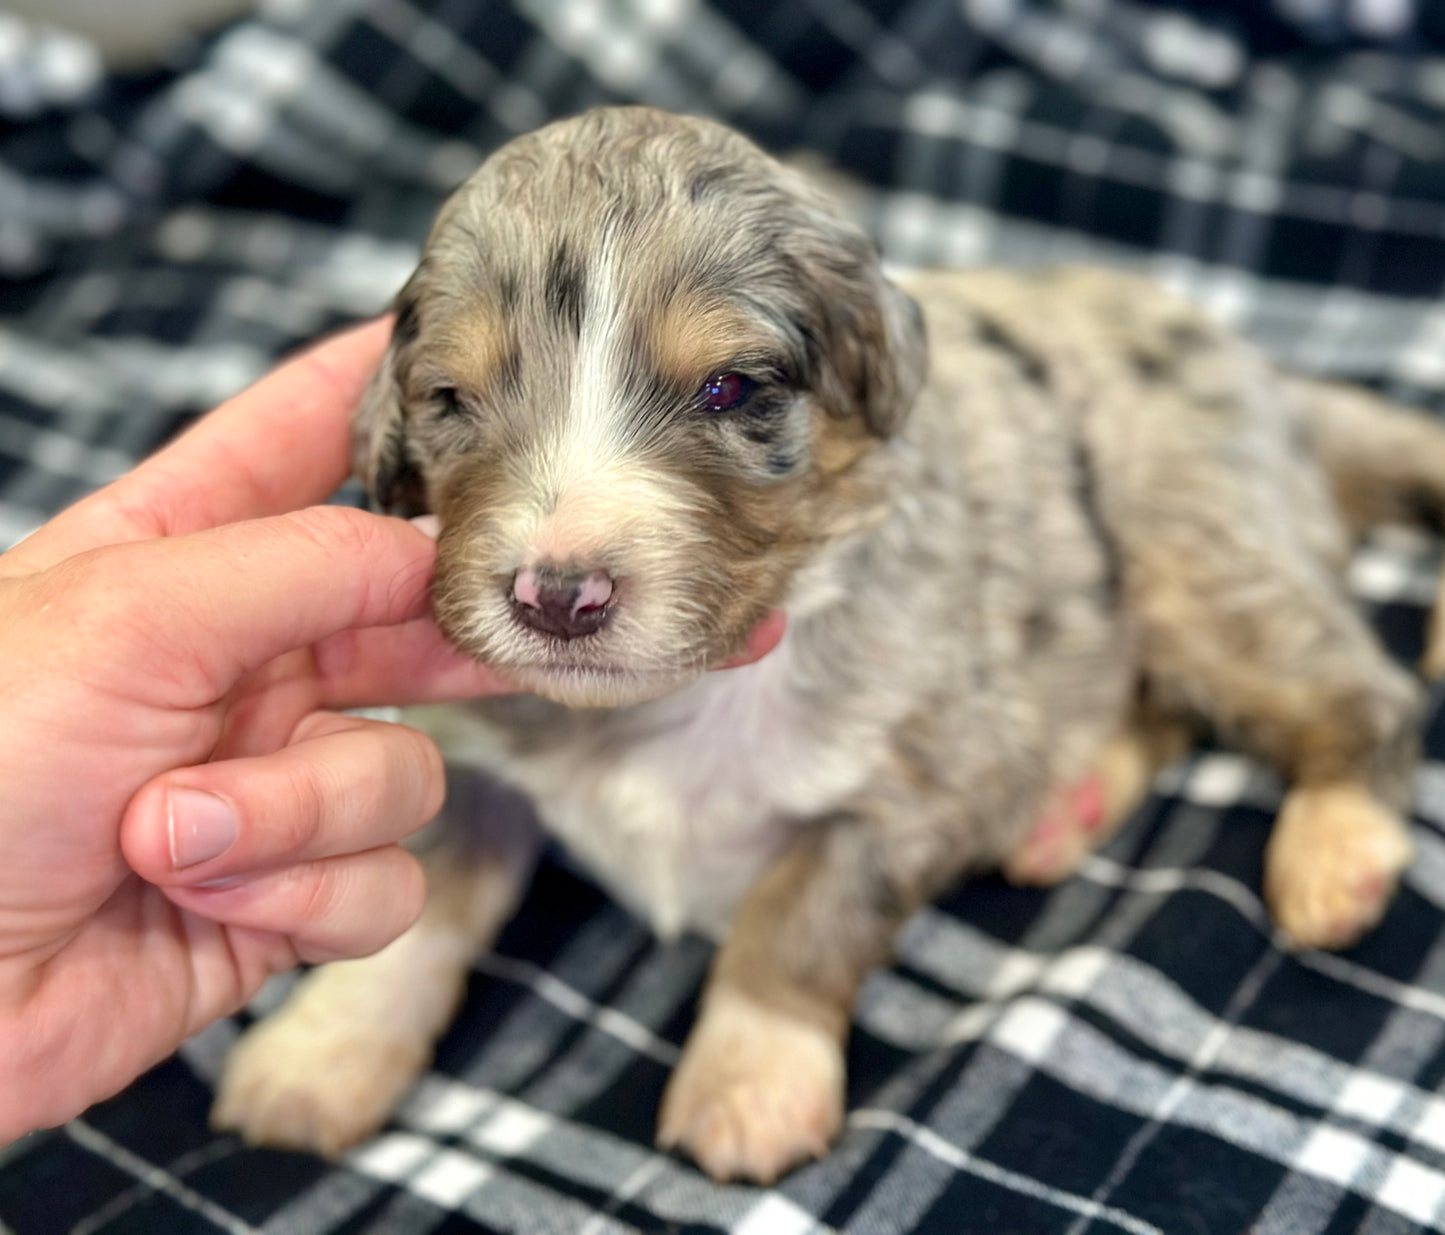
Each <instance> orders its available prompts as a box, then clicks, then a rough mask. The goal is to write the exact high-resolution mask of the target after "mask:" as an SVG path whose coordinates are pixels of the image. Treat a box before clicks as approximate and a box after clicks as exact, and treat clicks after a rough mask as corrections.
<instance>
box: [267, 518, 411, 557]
mask: <svg viewBox="0 0 1445 1235" xmlns="http://www.w3.org/2000/svg"><path fill="white" fill-rule="evenodd" d="M281 517H282V519H283V520H284V521H285V522H286V523H287V524H288V525H289V526H290V527H291V528H292V529H294V530H295V532H296V533H297V534H298V535H300V536H302V537H304V538H305V539H307V540H309V541H311V542H312V543H313V544H315V545H316V546H317V547H318V548H320V549H321V550H322V551H323V552H325V553H326V554H328V555H333V554H334V555H338V556H340V557H342V558H344V559H347V560H351V559H360V560H367V559H370V558H372V557H375V556H376V555H377V554H378V553H379V552H380V551H381V550H382V549H383V547H384V545H385V539H386V532H385V526H384V522H383V521H382V520H381V519H378V518H377V517H376V516H375V515H371V514H368V513H367V512H366V511H364V510H357V509H355V508H354V507H351V506H312V507H309V508H308V509H306V510H298V511H293V512H292V513H291V514H288V515H283V516H281Z"/></svg>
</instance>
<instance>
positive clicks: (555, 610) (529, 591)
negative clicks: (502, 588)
mask: <svg viewBox="0 0 1445 1235" xmlns="http://www.w3.org/2000/svg"><path fill="white" fill-rule="evenodd" d="M512 599H513V600H514V601H516V605H515V606H514V608H513V612H514V613H515V614H516V616H517V620H518V621H520V622H521V623H522V624H523V625H525V626H530V627H531V628H532V629H533V630H536V631H540V632H541V633H542V634H544V635H552V636H554V637H556V638H558V639H580V638H582V636H584V635H590V634H593V633H594V632H596V631H597V630H599V629H601V627H602V625H603V623H605V622H606V621H607V616H608V614H609V613H610V612H611V610H610V609H609V608H608V602H609V601H610V600H611V599H612V577H611V576H610V575H608V574H607V573H606V572H605V571H601V570H594V571H590V572H589V573H587V574H582V573H580V572H568V571H561V570H553V569H551V568H550V567H545V566H544V567H536V566H525V567H523V568H522V569H521V570H519V571H518V572H517V573H516V575H515V576H514V577H513V579H512Z"/></svg>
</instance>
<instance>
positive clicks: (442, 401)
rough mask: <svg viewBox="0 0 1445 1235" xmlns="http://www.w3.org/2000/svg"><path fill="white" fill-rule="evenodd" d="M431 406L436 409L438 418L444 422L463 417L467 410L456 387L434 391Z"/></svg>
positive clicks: (441, 387)
mask: <svg viewBox="0 0 1445 1235" xmlns="http://www.w3.org/2000/svg"><path fill="white" fill-rule="evenodd" d="M431 404H432V406H433V407H434V408H435V409H436V413H437V416H438V417H440V418H441V419H443V420H447V419H450V418H451V417H454V416H463V415H465V414H466V410H467V409H466V406H465V405H464V404H463V403H462V399H461V396H460V395H459V394H457V388H456V387H455V386H439V387H438V388H437V389H436V390H434V391H432V393H431Z"/></svg>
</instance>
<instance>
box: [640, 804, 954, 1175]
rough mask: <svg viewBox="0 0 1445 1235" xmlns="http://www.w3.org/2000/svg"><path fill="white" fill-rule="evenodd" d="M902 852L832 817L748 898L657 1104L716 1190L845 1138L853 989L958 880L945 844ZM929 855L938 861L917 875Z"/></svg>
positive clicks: (875, 825) (857, 822)
mask: <svg viewBox="0 0 1445 1235" xmlns="http://www.w3.org/2000/svg"><path fill="white" fill-rule="evenodd" d="M909 840H912V841H913V842H915V844H914V846H913V852H912V853H911V854H910V853H906V852H905V853H900V852H899V851H898V850H897V848H896V847H895V844H892V843H889V838H888V831H887V829H886V825H884V824H882V823H881V822H879V821H875V820H873V819H870V818H868V817H867V816H866V815H863V814H849V815H843V816H840V817H836V818H833V819H830V820H827V821H825V822H820V823H819V824H817V825H814V827H813V829H812V830H810V832H809V833H808V834H807V835H806V836H805V837H804V838H803V839H802V840H801V841H800V842H799V843H798V844H796V845H795V846H794V847H793V848H792V849H791V850H789V851H788V852H787V853H786V854H784V856H783V857H782V858H781V859H780V860H779V861H778V862H777V863H776V864H775V865H774V866H773V867H772V868H771V869H770V870H769V871H768V872H767V873H766V874H765V875H764V876H763V878H762V879H761V880H760V881H759V882H758V884H757V885H756V886H755V887H754V888H753V889H752V891H751V892H750V893H749V895H748V897H747V898H746V900H744V902H743V904H742V907H741V908H740V909H739V910H738V913H737V916H736V917H735V919H734V921H733V926H732V933H731V935H730V937H729V939H728V942H727V943H726V944H725V945H724V946H723V948H722V951H721V952H720V953H719V954H718V957H717V960H716V961H715V962H714V965H713V970H712V974H711V976H710V978H709V980H708V985H707V989H706V992H705V993H704V996H703V1003H702V1011H701V1015H700V1017H699V1019H698V1023H697V1024H696V1026H694V1028H693V1031H692V1034H691V1035H690V1037H689V1038H688V1041H687V1046H686V1048H685V1050H684V1051H683V1057H682V1061H681V1063H679V1065H678V1068H677V1071H676V1072H675V1073H674V1074H673V1076H672V1080H671V1082H670V1083H669V1085H668V1089H667V1093H666V1095H665V1096H664V1098H663V1102H662V1113H661V1117H660V1120H659V1127H658V1144H659V1145H660V1146H662V1147H663V1148H669V1149H670V1148H674V1147H676V1148H681V1149H685V1150H686V1151H687V1152H688V1153H689V1154H691V1155H692V1157H693V1158H694V1159H695V1160H696V1161H697V1162H698V1164H699V1165H700V1166H701V1167H702V1168H703V1169H704V1170H705V1171H707V1172H708V1174H710V1175H712V1176H714V1177H715V1178H717V1179H734V1178H745V1179H752V1180H756V1181H758V1182H760V1183H771V1182H772V1181H773V1180H775V1179H776V1178H777V1177H778V1176H779V1175H781V1174H782V1173H783V1172H784V1171H786V1170H788V1169H789V1168H790V1167H793V1166H795V1165H797V1164H798V1163H799V1162H802V1161H804V1160H806V1159H809V1158H817V1157H821V1156H822V1154H823V1153H824V1152H825V1151H826V1150H827V1148H828V1145H829V1143H830V1142H831V1141H832V1140H833V1138H834V1137H835V1136H836V1135H837V1133H838V1130H839V1128H840V1126H841V1125H842V1119H843V1096H844V1063H843V1045H844V1042H845V1040H846V1038H847V1034H848V1026H849V1022H850V1019H851V1013H852V1006H853V999H854V995H855V994H856V992H857V989H858V986H859V984H860V983H861V982H862V980H863V978H864V977H865V976H866V975H867V973H868V971H869V970H870V969H872V968H874V967H875V966H877V965H879V964H882V963H883V962H884V961H886V959H887V958H888V956H889V953H890V950H891V944H892V940H893V936H894V934H895V933H896V931H897V929H898V927H899V926H900V925H901V924H902V922H903V920H904V919H905V918H906V917H907V915H908V914H909V913H911V912H912V910H913V909H914V908H916V907H917V906H918V905H919V904H921V903H922V902H923V900H925V899H926V898H927V897H928V896H929V895H932V894H933V893H934V892H935V891H936V890H937V889H938V887H939V886H941V885H942V884H943V883H946V882H948V881H950V879H949V876H951V875H952V874H953V873H955V872H956V871H957V870H958V869H959V867H960V866H961V862H960V861H959V859H958V855H957V854H956V853H954V852H950V850H951V849H952V848H953V846H952V845H950V844H948V843H947V840H946V838H944V837H938V836H929V837H926V838H919V837H916V836H915V837H911V838H908V839H907V840H905V841H904V844H905V846H907V845H908V841H909ZM941 842H942V843H941ZM925 850H932V851H933V854H932V857H933V860H932V861H928V860H926V859H925V860H924V861H923V862H921V863H919V862H918V861H917V859H919V858H920V857H923V856H924V851H925ZM909 868H912V870H911V871H910V869H909ZM920 869H923V870H928V871H929V872H930V873H929V875H928V876H923V875H920V874H917V873H913V872H917V871H919V870H920ZM939 874H942V875H943V876H944V877H943V878H939V879H935V878H933V877H932V876H934V875H939Z"/></svg>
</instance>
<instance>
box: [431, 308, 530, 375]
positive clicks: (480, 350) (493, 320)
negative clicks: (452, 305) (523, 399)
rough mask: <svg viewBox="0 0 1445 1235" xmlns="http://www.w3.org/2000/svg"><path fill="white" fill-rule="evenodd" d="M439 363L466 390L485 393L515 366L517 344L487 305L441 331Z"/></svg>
mask: <svg viewBox="0 0 1445 1235" xmlns="http://www.w3.org/2000/svg"><path fill="white" fill-rule="evenodd" d="M438 342H439V344H440V346H439V347H438V349H437V353H436V356H437V360H438V362H439V363H440V364H441V366H442V367H443V368H444V369H445V371H446V372H447V373H448V374H449V375H450V376H451V377H452V379H453V380H454V381H455V382H456V383H457V385H459V386H461V387H462V388H464V389H466V390H474V391H483V390H486V389H487V388H488V387H490V386H491V385H492V384H493V383H495V382H496V381H498V380H499V378H500V376H501V375H502V374H503V373H504V372H505V371H506V369H507V368H508V366H509V365H510V364H511V363H512V357H513V354H514V348H515V345H514V343H513V340H512V337H511V332H510V331H509V330H508V329H507V324H506V321H505V319H504V318H503V317H502V315H501V314H500V313H499V312H498V311H497V309H496V308H495V307H494V306H492V305H490V304H488V303H485V302H481V303H477V304H474V305H472V306H471V307H470V308H469V309H468V311H467V312H466V313H464V314H462V315H461V316H459V317H457V318H455V319H454V320H452V321H450V322H448V323H447V324H446V326H445V328H444V331H442V332H439V338H438Z"/></svg>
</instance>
